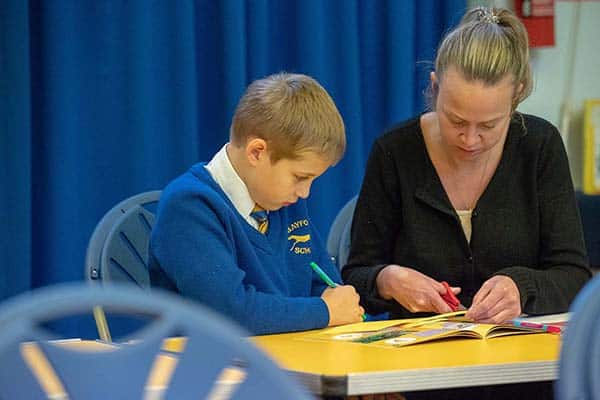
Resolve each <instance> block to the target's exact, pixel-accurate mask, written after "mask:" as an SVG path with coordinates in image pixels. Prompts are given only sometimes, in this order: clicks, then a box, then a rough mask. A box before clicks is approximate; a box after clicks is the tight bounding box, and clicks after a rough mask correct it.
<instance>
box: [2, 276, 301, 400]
mask: <svg viewBox="0 0 600 400" xmlns="http://www.w3.org/2000/svg"><path fill="white" fill-rule="evenodd" d="M96 305H101V306H102V307H103V308H105V309H110V310H112V311H113V312H119V313H123V314H124V315H127V316H132V317H134V318H141V317H144V318H145V321H147V323H146V324H145V325H144V327H143V328H142V329H141V330H139V331H136V332H135V333H134V334H133V335H132V336H129V337H127V338H125V339H124V341H123V342H121V344H118V345H108V344H102V343H98V342H79V343H78V342H73V341H70V342H69V341H63V342H60V341H54V340H55V339H66V338H64V337H62V336H61V335H60V334H58V333H56V332H55V331H51V330H49V329H48V326H49V325H48V323H49V322H52V321H55V320H60V319H61V318H65V317H69V316H72V315H80V314H82V313H89V312H90V310H91V309H92V307H94V306H96ZM0 327H1V329H0V398H2V399H22V400H28V399H46V398H68V399H70V400H79V399H86V400H96V399H142V398H161V399H162V398H164V399H179V400H185V399H201V398H202V399H203V398H207V397H208V395H209V394H211V393H215V391H219V392H220V393H221V394H223V393H224V392H225V393H227V392H229V394H230V396H228V397H219V398H232V399H307V398H309V397H308V395H307V394H306V393H304V392H303V391H302V390H301V389H300V388H299V386H297V382H294V381H293V380H292V379H291V377H290V376H289V375H287V374H286V373H284V372H283V371H282V370H280V369H279V368H278V367H277V366H276V365H275V364H274V363H273V362H272V361H271V360H270V359H269V358H268V357H267V356H266V355H264V353H262V352H261V351H259V350H258V349H257V348H255V347H254V346H253V345H252V343H251V342H249V341H248V340H246V339H245V336H246V332H245V331H243V330H242V329H241V328H239V327H238V326H237V325H235V324H234V323H233V322H231V321H229V320H226V319H225V318H224V317H222V316H220V315H217V314H216V313H214V312H213V311H211V310H210V309H208V308H205V307H203V306H201V305H199V304H195V303H191V302H186V301H184V300H183V299H181V298H179V297H176V296H174V295H171V294H169V293H166V292H161V291H153V292H147V291H142V290H139V289H137V288H136V287H133V286H132V285H122V284H115V285H110V286H105V287H103V286H100V285H93V286H90V285H85V284H81V283H80V284H77V285H74V284H67V285H64V284H63V285H59V286H54V287H46V288H42V289H37V290H35V291H33V292H29V293H26V294H23V295H20V296H17V297H13V298H12V299H10V300H8V301H6V302H5V303H3V304H0ZM174 335H181V336H183V337H185V339H182V338H180V339H178V340H177V339H175V340H173V339H170V338H172V337H173V336H174ZM165 340H166V341H165ZM169 343H171V345H170V346H169ZM91 348H92V349H94V351H91V350H92V349H91ZM84 349H87V351H83V350H84ZM102 350H104V351H102ZM53 378H54V379H55V380H56V381H57V382H53ZM38 379H39V380H38ZM223 379H225V380H226V381H225V382H223ZM227 380H228V381H229V382H227ZM48 392H50V393H49V394H50V395H51V396H52V397H47V396H48ZM144 396H146V397H144Z"/></svg>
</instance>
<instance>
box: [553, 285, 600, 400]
mask: <svg viewBox="0 0 600 400" xmlns="http://www.w3.org/2000/svg"><path fill="white" fill-rule="evenodd" d="M570 312H571V316H570V319H569V322H568V324H567V328H566V331H565V333H564V337H563V341H562V346H561V350H560V362H559V379H558V382H557V383H556V386H555V388H556V389H555V394H556V398H557V399H564V400H575V399H577V400H592V399H600V275H596V277H595V278H594V279H592V280H591V281H590V282H588V284H587V285H586V286H585V287H584V288H583V289H582V290H581V292H580V293H579V294H578V295H577V297H576V298H575V300H574V301H573V304H572V305H571V309H570Z"/></svg>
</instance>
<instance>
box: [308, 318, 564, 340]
mask: <svg viewBox="0 0 600 400" xmlns="http://www.w3.org/2000/svg"><path fill="white" fill-rule="evenodd" d="M464 315H465V311H456V312H452V313H447V314H439V315H435V316H433V317H427V318H416V319H406V320H395V321H378V322H374V323H362V324H360V323H359V324H353V325H346V326H339V327H335V328H331V329H327V330H324V331H319V332H315V333H313V334H308V335H307V336H305V339H307V340H334V341H345V342H353V343H362V344H373V345H377V346H386V347H401V346H408V345H413V344H418V343H423V342H429V341H432V340H438V339H445V338H461V337H462V338H474V339H491V338H495V337H498V336H506V335H518V334H527V333H560V332H561V331H562V327H563V325H564V322H560V323H556V324H553V325H549V324H545V323H538V322H534V321H531V320H529V319H527V318H521V319H515V320H514V321H511V322H510V323H506V324H500V325H493V324H479V323H474V322H471V321H469V320H467V319H466V318H465V317H464Z"/></svg>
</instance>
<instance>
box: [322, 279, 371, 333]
mask: <svg viewBox="0 0 600 400" xmlns="http://www.w3.org/2000/svg"><path fill="white" fill-rule="evenodd" d="M321 299H322V300H323V301H324V302H325V304H326V305H327V309H328V310H329V325H328V326H336V325H344V324H352V323H355V322H361V321H362V320H363V314H364V313H365V310H364V309H363V308H362V307H361V306H360V305H359V304H358V302H359V300H360V296H359V295H358V293H356V290H355V289H354V286H350V285H340V286H337V287H335V288H327V289H325V290H324V291H323V293H322V294H321Z"/></svg>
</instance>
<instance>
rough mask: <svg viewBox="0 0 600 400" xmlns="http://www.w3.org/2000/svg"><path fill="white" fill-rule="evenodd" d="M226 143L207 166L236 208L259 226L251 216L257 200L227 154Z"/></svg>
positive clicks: (251, 223) (254, 224)
mask: <svg viewBox="0 0 600 400" xmlns="http://www.w3.org/2000/svg"><path fill="white" fill-rule="evenodd" d="M227 145H228V143H226V144H225V145H224V146H223V147H221V150H219V151H218V152H217V154H215V155H214V157H213V158H212V160H210V162H209V163H208V164H206V166H205V168H206V169H207V170H208V172H209V173H210V175H211V176H212V178H213V179H214V180H215V181H216V182H217V184H218V185H219V186H220V187H221V189H223V191H224V192H225V194H226V195H227V197H229V200H231V202H232V203H233V206H234V207H235V209H236V210H237V211H238V212H239V213H240V214H241V215H242V216H243V217H244V219H245V220H246V221H248V223H250V225H252V226H254V227H257V226H258V224H257V222H256V220H255V219H254V218H252V217H251V216H250V213H251V212H252V210H253V209H254V205H255V204H256V203H255V201H254V200H253V199H252V197H250V192H248V187H247V186H246V184H245V183H244V181H243V180H242V178H240V176H239V175H238V174H237V172H235V169H234V168H233V165H232V164H231V161H230V160H229V156H228V155H227V150H226V148H227Z"/></svg>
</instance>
